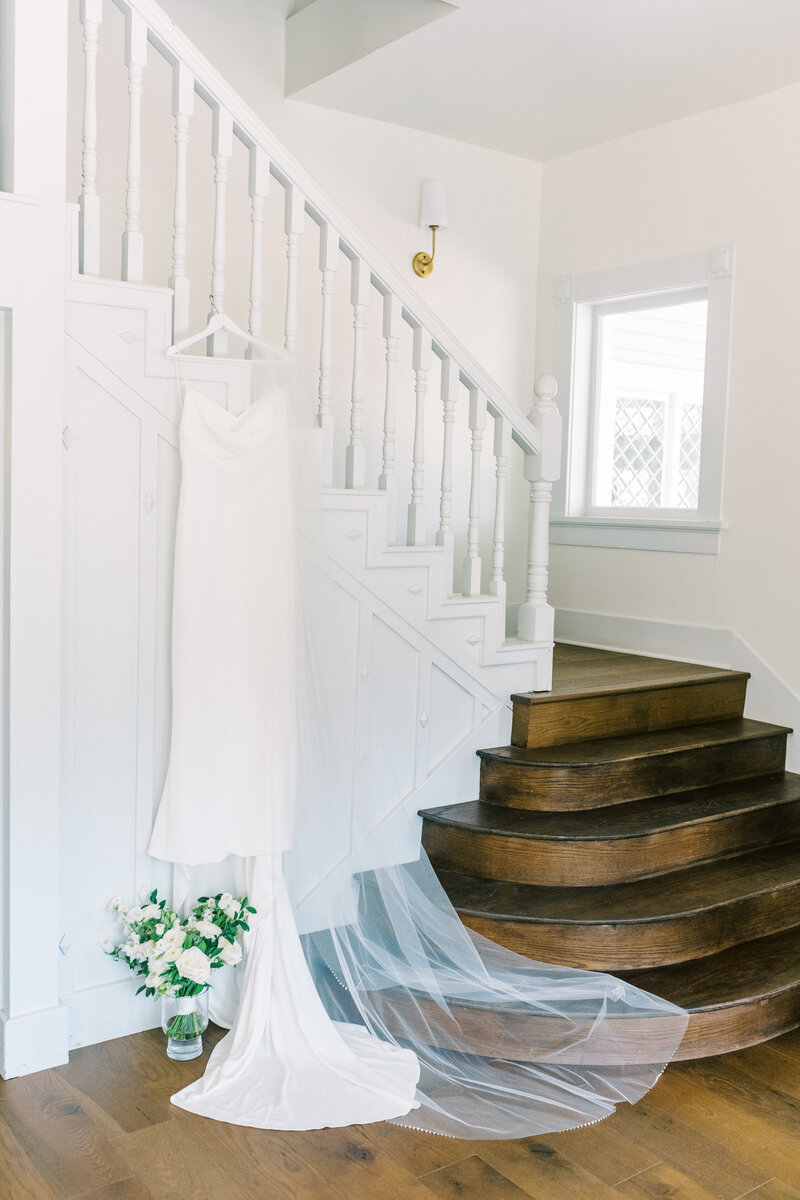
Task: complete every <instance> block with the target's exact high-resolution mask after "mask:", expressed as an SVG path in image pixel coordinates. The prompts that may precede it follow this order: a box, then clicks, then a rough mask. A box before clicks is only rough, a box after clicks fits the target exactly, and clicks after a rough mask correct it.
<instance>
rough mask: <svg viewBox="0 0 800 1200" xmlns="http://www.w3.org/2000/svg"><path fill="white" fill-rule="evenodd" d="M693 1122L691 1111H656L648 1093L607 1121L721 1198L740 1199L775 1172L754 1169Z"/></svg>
mask: <svg viewBox="0 0 800 1200" xmlns="http://www.w3.org/2000/svg"><path fill="white" fill-rule="evenodd" d="M659 1087H660V1083H659ZM681 1116H682V1117H683V1119H681ZM694 1118H695V1114H694V1110H693V1107H690V1108H689V1109H688V1110H687V1111H686V1112H684V1113H683V1114H681V1115H676V1114H674V1113H672V1112H665V1111H663V1110H661V1109H659V1108H657V1107H656V1106H655V1105H654V1104H653V1102H652V1099H651V1097H650V1096H649V1095H648V1096H645V1097H644V1099H643V1100H640V1101H639V1102H638V1104H634V1105H621V1106H620V1108H618V1109H617V1111H616V1113H615V1114H614V1116H613V1117H610V1118H609V1121H610V1122H611V1123H613V1128H614V1129H615V1131H616V1132H617V1133H620V1134H621V1135H622V1136H624V1137H626V1138H630V1140H631V1141H633V1142H636V1143H637V1144H638V1145H640V1146H644V1147H646V1148H647V1149H648V1150H652V1151H653V1153H655V1154H657V1155H658V1156H659V1159H660V1160H661V1161H663V1162H666V1163H668V1164H669V1165H670V1166H672V1167H674V1168H675V1169H676V1170H678V1171H681V1172H682V1173H683V1174H684V1175H686V1176H687V1177H688V1178H689V1179H693V1180H694V1181H695V1182H696V1183H698V1184H699V1185H700V1186H701V1187H704V1188H705V1189H706V1190H707V1191H708V1192H710V1193H711V1195H712V1196H716V1197H717V1198H718V1200H738V1197H739V1196H741V1195H742V1194H743V1193H744V1192H748V1191H750V1190H751V1189H752V1188H754V1187H758V1186H759V1184H762V1183H766V1182H767V1180H768V1179H769V1178H770V1177H771V1176H772V1175H773V1174H774V1172H771V1171H764V1170H763V1169H759V1168H756V1167H753V1166H751V1164H750V1163H749V1162H748V1160H747V1158H746V1156H745V1154H744V1151H743V1150H742V1151H741V1152H740V1153H739V1154H737V1153H736V1151H731V1150H730V1149H729V1147H728V1146H726V1145H723V1144H722V1143H720V1142H719V1141H718V1140H717V1139H716V1138H715V1137H713V1136H709V1135H708V1134H707V1133H705V1131H704V1130H702V1129H698V1128H697V1126H696V1124H695V1119H694Z"/></svg>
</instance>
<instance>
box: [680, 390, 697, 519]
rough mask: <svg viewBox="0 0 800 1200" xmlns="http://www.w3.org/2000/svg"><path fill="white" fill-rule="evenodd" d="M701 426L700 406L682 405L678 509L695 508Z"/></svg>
mask: <svg viewBox="0 0 800 1200" xmlns="http://www.w3.org/2000/svg"><path fill="white" fill-rule="evenodd" d="M702 424H703V409H702V406H701V405H700V404H684V406H683V413H682V415H681V433H680V450H679V461H678V508H697V497H698V489H699V484H700V438H701V434H702Z"/></svg>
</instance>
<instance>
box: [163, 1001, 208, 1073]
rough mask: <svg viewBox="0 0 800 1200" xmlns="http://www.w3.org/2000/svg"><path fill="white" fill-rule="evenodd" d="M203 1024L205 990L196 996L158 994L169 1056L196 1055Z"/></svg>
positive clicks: (177, 1057)
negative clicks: (160, 995) (159, 995)
mask: <svg viewBox="0 0 800 1200" xmlns="http://www.w3.org/2000/svg"><path fill="white" fill-rule="evenodd" d="M207 1026H208V990H206V991H204V992H200V993H198V995H196V996H162V997H161V1028H162V1029H163V1030H164V1033H165V1034H166V1035H167V1056H168V1057H169V1058H176V1059H180V1060H184V1059H187V1058H199V1056H200V1055H201V1054H202V1053H203V1034H204V1032H205V1030H206V1028H207Z"/></svg>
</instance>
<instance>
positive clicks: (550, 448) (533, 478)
mask: <svg viewBox="0 0 800 1200" xmlns="http://www.w3.org/2000/svg"><path fill="white" fill-rule="evenodd" d="M557 392H558V384H557V383H556V381H555V379H554V378H553V376H552V375H540V376H539V378H538V379H537V380H536V384H535V386H534V402H533V407H532V408H531V411H530V413H529V414H528V417H529V420H530V422H531V424H532V425H533V426H534V427H535V429H536V430H537V432H538V434H539V453H538V454H526V455H525V478H526V479H527V480H528V481H529V482H530V485H531V494H530V523H529V534H528V574H527V582H526V588H525V603H524V604H521V605H520V608H519V623H518V626H517V634H518V636H519V637H520V638H522V639H523V640H525V641H528V642H552V640H553V609H552V606H551V605H550V604H548V603H547V571H548V565H549V562H550V497H551V494H552V491H553V483H554V482H555V480H556V479H558V477H559V475H560V473H561V414H560V413H559V411H558V408H557V407H556V402H555V398H556V393H557Z"/></svg>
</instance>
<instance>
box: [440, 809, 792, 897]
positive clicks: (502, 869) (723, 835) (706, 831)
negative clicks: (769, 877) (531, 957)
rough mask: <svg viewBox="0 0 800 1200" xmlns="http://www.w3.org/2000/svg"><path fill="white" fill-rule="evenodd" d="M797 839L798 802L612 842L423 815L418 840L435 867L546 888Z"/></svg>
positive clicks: (661, 869)
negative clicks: (506, 830)
mask: <svg viewBox="0 0 800 1200" xmlns="http://www.w3.org/2000/svg"><path fill="white" fill-rule="evenodd" d="M798 836H800V803H797V802H794V803H790V804H779V805H776V806H775V807H773V808H769V809H766V810H762V809H758V810H755V811H752V812H743V813H734V814H733V815H732V816H730V817H727V818H719V819H716V820H708V821H705V822H699V823H697V824H692V825H684V826H679V827H678V828H675V829H668V830H664V831H663V832H659V833H655V834H648V835H644V836H641V837H625V838H613V839H609V840H603V839H600V838H598V839H596V840H589V839H583V838H581V839H578V838H575V839H568V838H559V839H557V840H556V839H547V838H541V839H540V838H536V837H513V836H507V835H503V834H501V833H496V832H492V831H483V830H474V829H465V828H457V827H453V826H448V825H441V824H437V823H435V822H434V821H432V820H428V819H425V820H424V822H423V827H422V844H423V846H424V848H425V850H426V852H427V854H428V856H429V858H430V859H431V861H432V862H433V864H434V866H436V867H438V868H440V869H446V870H450V871H461V872H463V873H464V874H468V875H478V876H480V877H481V878H483V879H500V880H504V881H506V882H508V883H524V884H540V885H543V886H545V887H597V886H602V885H604V884H613V883H629V882H631V881H633V880H636V879H647V878H649V877H651V876H654V875H664V874H667V873H669V872H670V871H676V870H679V869H681V868H683V867H690V866H694V865H698V864H700V863H706V862H711V861H712V860H714V859H717V858H722V857H725V856H727V855H731V854H736V853H739V852H741V851H744V850H746V849H748V848H751V847H763V846H770V845H776V844H778V843H780V842H786V841H790V840H791V839H793V838H796V837H798Z"/></svg>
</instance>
